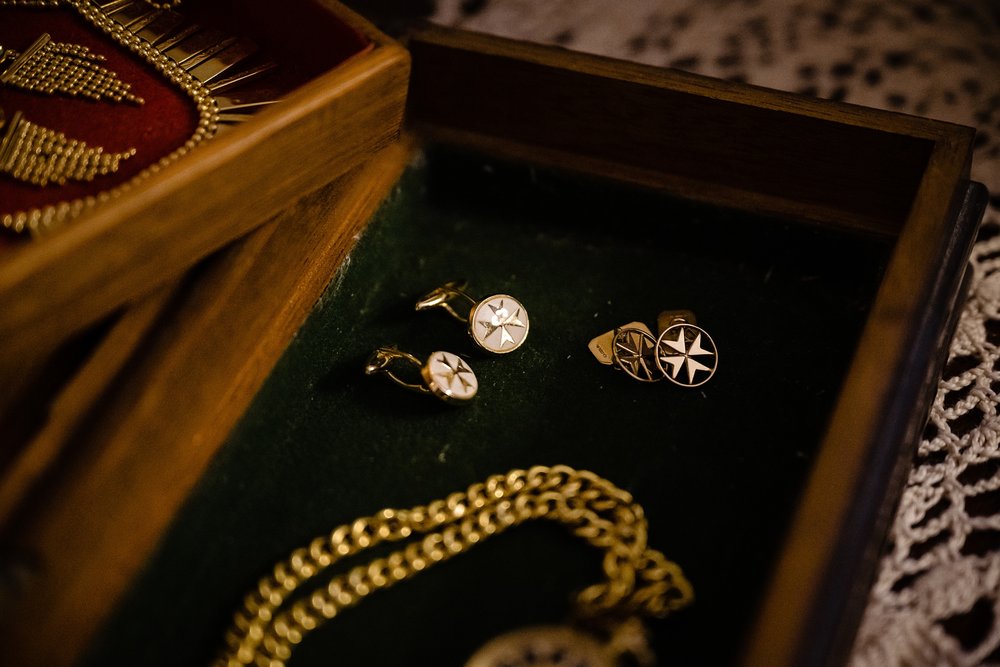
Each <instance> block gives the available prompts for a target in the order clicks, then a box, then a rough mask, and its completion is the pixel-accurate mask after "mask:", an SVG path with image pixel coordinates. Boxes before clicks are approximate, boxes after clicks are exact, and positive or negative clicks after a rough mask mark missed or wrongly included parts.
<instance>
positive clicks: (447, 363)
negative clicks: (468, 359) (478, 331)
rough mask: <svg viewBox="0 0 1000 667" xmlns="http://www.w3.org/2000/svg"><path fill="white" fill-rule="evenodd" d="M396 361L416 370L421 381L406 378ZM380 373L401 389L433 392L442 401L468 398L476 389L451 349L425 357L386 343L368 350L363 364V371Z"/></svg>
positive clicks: (472, 376)
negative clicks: (400, 373)
mask: <svg viewBox="0 0 1000 667" xmlns="http://www.w3.org/2000/svg"><path fill="white" fill-rule="evenodd" d="M399 362H402V363H403V364H408V365H410V366H412V367H416V368H418V369H419V370H420V378H421V382H419V383H417V382H409V381H407V380H406V379H404V378H403V377H401V376H400V375H398V374H397V372H396V371H395V370H394V369H393V366H394V365H397V364H398V363H399ZM376 373H380V374H382V375H385V376H386V377H387V378H389V379H390V380H391V381H392V382H395V383H396V384H398V385H399V386H400V387H403V388H404V389H409V390H410V391H415V392H418V393H421V394H430V395H432V396H436V397H437V398H439V399H441V400H442V401H444V402H446V403H452V404H462V403H467V402H468V401H471V400H472V399H473V398H475V396H476V392H477V391H478V390H479V381H478V380H477V379H476V374H475V373H473V372H472V369H471V368H469V366H468V364H466V363H465V361H464V360H463V359H462V358H461V357H459V356H458V355H456V354H452V353H451V352H443V351H437V352H432V353H431V354H430V356H429V357H427V361H425V362H421V361H420V359H418V358H417V357H415V356H413V355H412V354H410V353H409V352H403V351H402V350H400V349H399V348H396V347H393V346H389V347H380V348H378V349H376V350H375V351H374V352H372V354H371V356H370V357H369V358H368V362H367V363H366V364H365V375H374V374H376Z"/></svg>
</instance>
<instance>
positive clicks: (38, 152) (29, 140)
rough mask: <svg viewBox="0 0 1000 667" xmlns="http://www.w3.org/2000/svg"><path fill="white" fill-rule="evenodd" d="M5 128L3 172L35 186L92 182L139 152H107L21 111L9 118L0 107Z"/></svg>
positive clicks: (0, 150) (0, 153)
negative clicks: (33, 121) (33, 119)
mask: <svg viewBox="0 0 1000 667" xmlns="http://www.w3.org/2000/svg"><path fill="white" fill-rule="evenodd" d="M4 129H6V131H5V132H4V133H3V138H2V139H0V172H3V173H6V174H10V175H11V176H13V177H14V178H16V179H18V180H20V181H25V182H27V183H32V184H34V185H48V184H49V183H57V184H59V185H63V184H65V183H66V181H69V180H73V181H92V180H94V177H95V176H104V175H105V174H110V173H113V172H116V171H118V165H119V163H120V162H121V161H122V160H127V159H128V158H130V157H132V156H133V155H135V149H134V148H132V149H130V150H128V151H125V152H124V153H105V152H104V149H103V148H102V147H100V146H97V147H96V148H95V147H91V146H89V145H87V142H85V141H79V140H77V139H70V138H68V137H67V136H66V135H65V134H63V133H62V132H56V131H55V130H50V129H48V128H46V127H42V126H41V125H37V124H35V123H32V122H29V121H27V120H25V119H24V117H23V116H22V114H21V113H20V112H16V113H15V114H14V115H13V116H12V117H11V119H10V121H9V122H8V121H5V118H4V114H3V110H2V109H0V130H4Z"/></svg>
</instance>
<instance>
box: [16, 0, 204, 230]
mask: <svg viewBox="0 0 1000 667" xmlns="http://www.w3.org/2000/svg"><path fill="white" fill-rule="evenodd" d="M64 5H68V6H70V7H72V8H73V9H75V10H76V11H77V12H79V14H80V16H82V17H83V18H84V19H85V20H86V21H87V22H88V23H90V24H91V25H92V26H94V27H95V28H97V29H98V30H100V31H101V32H103V33H104V34H105V35H107V36H108V37H110V38H111V39H112V40H114V41H115V42H116V43H118V44H119V45H121V46H123V47H125V48H127V49H128V50H129V51H131V52H132V53H134V54H136V55H137V56H139V57H140V58H142V59H143V60H145V61H146V62H147V63H149V64H150V65H152V66H153V67H154V68H155V69H156V70H157V71H158V72H159V73H160V74H162V75H163V76H164V77H165V78H166V79H167V80H168V81H169V82H170V83H172V84H174V85H175V86H177V87H178V88H180V89H181V90H182V91H183V92H184V93H185V94H187V95H188V97H190V98H191V100H192V101H193V102H194V104H195V108H196V110H197V112H198V126H197V128H196V129H195V131H194V134H192V135H191V137H190V138H189V139H188V140H187V141H185V142H184V145H182V146H180V147H179V148H177V149H175V150H174V151H173V152H171V153H170V154H169V155H166V156H165V157H163V158H161V159H160V160H159V161H158V162H155V163H153V164H152V165H150V166H149V167H147V168H146V169H144V170H143V171H141V172H139V173H138V174H136V175H135V176H134V177H133V178H131V179H130V180H128V181H126V182H125V183H122V184H121V185H118V186H116V187H114V188H111V189H109V190H105V191H103V192H100V193H98V194H97V195H91V196H87V197H83V198H80V199H75V200H72V201H68V202H60V203H58V204H52V205H49V206H45V207H43V208H36V209H32V210H30V211H19V212H16V213H7V214H3V216H2V217H0V225H3V226H4V227H6V228H8V229H11V230H13V231H15V232H23V231H25V230H27V231H29V232H30V233H31V234H32V236H39V235H41V234H44V233H45V232H47V231H49V230H51V229H53V228H54V227H56V226H58V225H61V224H63V223H65V222H67V221H68V220H70V219H72V218H75V217H77V216H78V215H80V214H81V213H83V212H84V211H86V210H88V209H90V208H92V207H94V206H95V205H97V204H99V203H102V202H105V201H107V200H109V199H112V198H114V197H118V196H120V195H121V194H122V193H124V192H125V191H127V190H128V189H129V188H131V187H132V186H133V185H135V184H137V183H139V182H141V181H143V180H145V179H146V178H149V177H150V176H152V175H153V174H155V173H157V172H159V171H160V170H161V169H163V168H164V167H166V166H168V165H171V164H173V163H174V162H176V161H177V160H179V159H180V158H182V157H184V156H185V155H187V154H188V153H190V152H191V151H192V150H193V149H194V148H195V147H197V146H198V145H199V144H201V142H202V141H204V140H205V139H209V138H211V137H213V136H214V135H215V133H216V132H217V131H218V121H219V110H218V104H217V103H216V101H215V98H214V97H213V96H212V94H211V93H210V92H209V90H208V87H207V86H205V84H203V83H202V82H201V81H199V80H198V79H196V78H195V77H193V76H192V75H191V74H190V73H188V72H187V71H186V70H184V68H183V67H181V66H180V65H178V64H177V63H176V62H174V60H173V59H171V58H169V57H167V56H165V55H164V54H162V53H160V52H159V51H158V50H156V48H154V47H153V46H152V45H151V44H149V43H148V42H146V41H145V40H143V39H141V38H139V37H137V36H136V35H134V34H132V33H131V32H129V31H128V30H127V29H126V28H125V27H124V26H122V25H121V24H119V23H118V22H116V21H115V20H114V19H112V18H111V17H109V16H108V15H106V14H105V13H104V12H103V11H102V10H101V9H100V8H99V7H97V6H96V5H95V4H93V3H92V2H90V0H0V7H58V6H64Z"/></svg>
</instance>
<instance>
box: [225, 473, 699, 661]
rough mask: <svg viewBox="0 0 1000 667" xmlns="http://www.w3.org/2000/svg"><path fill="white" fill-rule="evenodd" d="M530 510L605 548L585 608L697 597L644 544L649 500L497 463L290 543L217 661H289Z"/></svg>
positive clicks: (636, 610)
mask: <svg viewBox="0 0 1000 667" xmlns="http://www.w3.org/2000/svg"><path fill="white" fill-rule="evenodd" d="M532 519H547V520H550V521H558V522H559V523H562V524H564V525H566V526H567V527H569V528H570V529H571V531H572V532H573V534H574V535H577V536H578V537H582V538H583V539H584V540H586V541H587V542H588V543H590V544H591V545H593V546H595V547H597V548H599V549H601V550H603V551H604V559H603V569H604V574H605V577H606V580H605V581H603V582H601V583H597V584H594V585H592V586H589V587H587V588H585V589H584V590H583V591H581V592H580V593H579V594H578V595H577V598H576V611H577V613H578V614H579V615H580V617H581V618H583V619H601V618H609V619H617V621H618V622H621V623H625V622H627V621H630V620H632V621H634V619H635V617H637V616H651V617H663V616H666V615H667V614H669V613H670V612H672V611H675V610H678V609H680V608H682V607H684V606H686V605H688V604H689V603H690V602H691V601H692V600H693V598H694V593H693V591H692V589H691V585H690V584H689V583H688V581H687V580H686V579H685V578H684V574H683V573H682V572H681V569H680V567H679V566H678V565H677V564H676V563H673V562H671V561H669V560H667V559H666V558H665V557H664V555H663V554H662V553H660V552H659V551H656V550H655V549H651V548H649V547H648V546H647V544H646V536H647V523H646V519H645V516H644V514H643V510H642V507H641V506H640V505H638V504H636V503H635V502H634V501H633V500H632V496H631V495H630V494H629V493H628V492H626V491H623V490H622V489H619V488H618V487H616V486H615V485H613V484H612V483H611V482H609V481H607V480H606V479H603V478H601V477H598V476H597V475H595V474H594V473H592V472H588V471H577V470H574V469H573V468H569V467H567V466H561V465H560V466H553V467H551V468H550V467H546V466H535V467H533V468H530V469H528V470H512V471H511V472H509V473H507V474H506V475H494V476H492V477H490V478H488V479H487V480H486V481H485V482H482V483H478V484H473V485H472V486H470V487H469V488H468V489H467V490H466V491H465V492H459V493H453V494H451V495H450V496H448V497H447V498H445V499H443V500H436V501H434V502H431V503H429V504H428V505H421V506H417V507H414V508H412V509H408V510H395V509H384V510H382V511H380V512H378V513H376V514H375V515H373V516H370V517H364V518H360V519H357V520H355V521H353V522H352V523H349V524H344V525H342V526H339V527H338V528H336V529H334V530H333V532H332V533H330V534H329V535H324V536H321V537H317V538H316V539H314V540H313V541H312V542H310V543H309V545H308V546H307V547H304V548H300V549H297V550H295V551H293V552H292V554H291V556H290V557H289V558H288V559H287V560H285V561H283V562H281V563H279V564H278V565H276V566H275V568H274V571H273V573H272V574H271V575H269V576H266V577H264V578H263V579H261V580H260V582H259V583H258V584H257V587H256V589H255V590H253V591H252V592H251V593H249V594H248V595H247V596H246V598H245V599H244V601H243V606H242V608H241V609H240V610H239V611H238V612H237V613H236V615H235V617H234V619H233V623H232V626H231V627H230V629H229V630H228V631H227V633H226V636H225V648H224V649H223V651H222V653H221V654H220V656H219V657H218V658H217V659H216V661H215V662H214V663H213V665H215V666H216V667H223V666H225V667H236V666H238V665H267V666H268V667H278V666H279V665H283V664H284V663H285V661H286V660H288V659H289V658H290V657H291V655H292V650H293V647H294V646H295V645H296V644H298V643H300V642H301V641H302V640H303V639H304V638H305V637H306V635H308V634H309V633H310V632H311V631H313V630H315V629H316V628H318V627H319V626H320V625H322V624H323V623H324V622H326V621H327V620H329V619H332V618H334V617H335V616H337V614H339V613H340V612H341V611H343V610H344V609H347V608H349V607H352V606H354V605H356V604H357V603H358V602H360V601H361V600H362V599H364V598H365V597H367V596H368V595H370V594H372V593H373V592H375V591H377V590H380V589H383V588H388V587H390V586H392V585H393V584H395V583H397V582H400V581H404V580H406V579H409V578H410V577H412V576H414V575H415V574H417V573H418V572H420V571H422V570H424V569H426V568H428V567H430V566H432V565H434V564H435V563H440V562H442V561H445V560H447V559H449V558H451V557H452V556H455V555H458V554H460V553H463V552H465V551H467V550H468V549H469V548H471V547H472V546H473V545H475V544H477V543H479V542H481V541H483V540H484V539H486V538H487V537H489V536H490V535H494V534H497V533H501V532H503V531H504V530H506V529H507V528H510V527H512V526H516V525H519V524H521V523H523V522H525V521H529V520H532ZM418 537H419V538H420V539H416V538H418ZM410 538H412V541H410V542H409V543H408V544H406V546H405V547H403V548H401V549H399V550H397V551H394V552H393V553H391V554H390V555H388V556H386V557H384V558H376V559H374V560H372V561H371V562H370V563H368V564H366V565H359V566H356V567H354V568H352V569H350V570H349V571H348V572H346V573H343V574H337V575H335V576H333V577H332V578H331V580H330V582H329V583H328V584H327V585H326V586H325V587H324V588H320V589H318V590H316V591H315V592H313V593H312V594H310V595H308V596H306V597H305V598H303V599H300V600H298V601H296V602H294V603H293V604H291V605H290V606H289V607H288V608H287V609H282V606H283V605H284V604H285V602H286V601H287V600H289V598H290V597H291V595H292V594H293V593H294V592H295V591H296V590H297V589H298V588H299V587H300V586H302V585H303V584H304V583H305V582H307V581H309V580H310V579H312V578H314V577H316V576H317V575H319V574H320V573H321V572H323V571H324V570H326V569H327V568H329V567H330V566H332V565H333V564H335V563H336V562H338V561H339V560H341V559H343V558H345V557H348V556H352V555H354V554H357V553H359V552H361V551H364V550H366V549H369V548H371V547H374V546H375V545H377V544H380V543H383V542H395V541H401V540H406V539H410Z"/></svg>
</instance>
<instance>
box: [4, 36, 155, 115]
mask: <svg viewBox="0 0 1000 667" xmlns="http://www.w3.org/2000/svg"><path fill="white" fill-rule="evenodd" d="M105 60H106V59H105V57H104V56H102V55H99V54H97V53H94V52H93V51H91V50H90V49H89V48H87V47H86V46H81V45H79V44H69V43H65V42H54V41H52V37H51V35H49V34H48V33H44V34H42V36H41V37H39V38H38V39H36V40H35V43H34V44H32V45H31V46H29V47H28V49H27V50H26V51H25V52H24V53H18V52H17V51H14V50H12V49H4V48H3V47H2V46H0V66H3V64H4V63H5V62H6V63H9V65H7V66H6V67H5V68H3V69H2V72H0V83H2V84H6V85H10V86H16V87H18V88H23V89H24V90H30V91H34V92H40V93H46V94H49V95H51V94H54V93H59V94H62V95H68V96H70V97H86V98H89V99H91V100H94V101H101V100H112V101H115V102H131V103H132V104H142V103H143V99H142V98H141V97H139V96H137V95H135V94H133V93H132V92H131V90H130V89H131V88H132V86H131V84H128V83H125V82H124V81H122V80H121V79H119V78H118V75H117V74H116V73H115V72H113V71H111V70H109V69H108V68H106V67H104V66H103V65H102V64H101V63H103V62H104V61H105Z"/></svg>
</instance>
